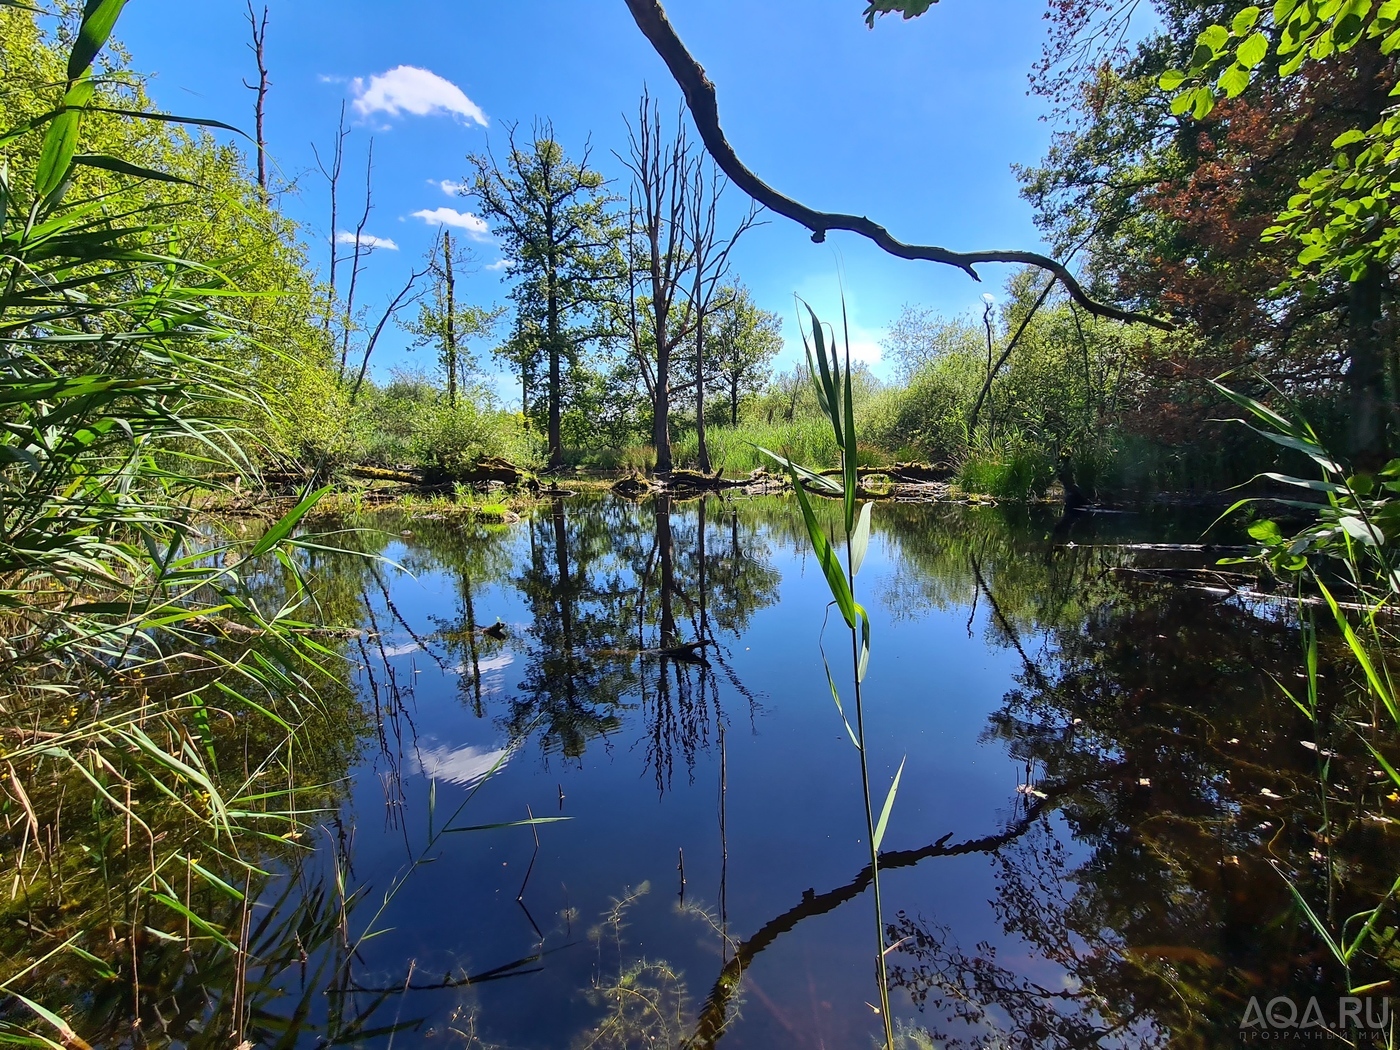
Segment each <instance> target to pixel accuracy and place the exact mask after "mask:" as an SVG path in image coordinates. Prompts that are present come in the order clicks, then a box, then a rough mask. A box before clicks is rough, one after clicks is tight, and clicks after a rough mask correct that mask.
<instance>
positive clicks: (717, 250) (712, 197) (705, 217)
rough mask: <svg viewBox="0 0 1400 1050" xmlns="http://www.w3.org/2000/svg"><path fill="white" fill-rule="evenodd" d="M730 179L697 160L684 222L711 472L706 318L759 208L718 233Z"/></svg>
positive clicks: (705, 467)
mask: <svg viewBox="0 0 1400 1050" xmlns="http://www.w3.org/2000/svg"><path fill="white" fill-rule="evenodd" d="M728 184H729V181H728V180H727V179H726V178H725V177H724V176H723V174H721V172H720V171H719V169H718V168H717V167H716V166H715V165H714V163H713V162H711V164H710V167H709V171H708V172H707V171H706V170H705V166H704V165H703V164H701V163H696V165H695V166H694V169H693V171H692V174H691V185H690V196H689V201H688V202H687V203H688V214H687V216H686V218H687V225H688V227H689V230H688V232H689V237H690V255H691V261H690V264H691V273H692V278H693V282H694V283H693V284H692V286H691V290H690V302H691V306H692V308H693V310H694V311H695V436H696V443H697V447H698V451H697V458H698V460H699V463H698V466H699V468H700V472H701V473H703V474H708V473H709V472H710V450H709V447H708V446H707V444H706V441H705V318H706V316H707V315H708V314H709V312H710V310H711V309H712V308H713V306H714V296H715V291H716V289H718V287H719V284H720V282H721V281H722V280H723V279H724V277H725V276H726V275H727V274H728V273H729V263H730V257H731V253H732V252H733V251H734V246H735V245H736V244H737V243H738V242H739V238H740V237H742V236H743V235H744V233H745V231H747V230H748V229H749V228H750V227H752V226H753V225H755V224H756V223H757V221H758V215H759V212H760V211H761V209H760V207H759V206H758V203H757V202H750V205H749V209H748V212H747V213H746V214H745V215H744V217H743V218H742V219H741V220H740V221H739V224H738V226H736V227H735V229H734V232H733V233H731V234H730V235H729V236H728V237H725V238H721V237H720V235H719V202H720V198H721V197H723V196H724V190H725V187H726V186H727V185H728Z"/></svg>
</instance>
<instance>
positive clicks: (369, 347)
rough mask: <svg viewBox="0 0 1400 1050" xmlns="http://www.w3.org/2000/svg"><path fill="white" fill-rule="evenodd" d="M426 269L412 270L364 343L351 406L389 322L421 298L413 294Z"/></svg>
mask: <svg viewBox="0 0 1400 1050" xmlns="http://www.w3.org/2000/svg"><path fill="white" fill-rule="evenodd" d="M428 272H429V271H428V270H427V269H422V270H414V271H413V273H412V274H410V275H409V278H408V283H407V284H405V285H404V286H403V288H402V289H401V290H400V291H399V294H398V295H396V296H394V298H393V299H391V300H389V305H388V306H387V307H385V308H384V313H383V314H381V315H380V318H379V323H378V324H376V325H375V326H374V330H373V331H372V332H371V333H370V337H369V341H368V342H366V343H365V353H364V356H363V357H362V358H361V359H360V372H359V375H357V376H356V377H355V385H354V386H353V387H352V388H351V389H350V403H351V404H352V405H353V404H354V403H355V399H356V398H357V397H359V396H360V387H361V386H363V385H364V381H365V374H366V373H367V372H368V371H369V359H370V357H371V356H372V355H373V354H374V348H375V346H376V345H378V343H379V337H380V336H381V335H383V334H384V329H385V328H386V327H387V326H388V324H389V322H390V321H392V320H393V319H394V318H395V317H397V316H398V314H399V311H400V310H402V309H403V308H404V307H405V306H412V305H413V304H414V303H415V302H417V301H418V300H419V299H420V298H421V297H422V293H421V292H415V291H414V289H415V288H416V287H417V285H418V282H419V281H420V280H422V279H423V277H424V276H426V275H427V273H428Z"/></svg>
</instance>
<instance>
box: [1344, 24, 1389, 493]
mask: <svg viewBox="0 0 1400 1050" xmlns="http://www.w3.org/2000/svg"><path fill="white" fill-rule="evenodd" d="M1357 50H1358V55H1359V56H1361V57H1359V60H1358V62H1357V70H1356V76H1357V77H1358V79H1360V80H1361V81H1362V82H1363V83H1364V84H1365V85H1366V93H1365V95H1364V96H1363V98H1362V100H1361V101H1360V104H1359V105H1358V107H1357V112H1356V113H1355V114H1353V115H1352V120H1353V121H1354V124H1353V126H1355V127H1361V128H1368V127H1371V126H1372V125H1373V124H1375V123H1376V122H1377V121H1379V120H1380V119H1381V116H1382V114H1383V113H1384V112H1385V109H1386V105H1387V104H1388V102H1389V101H1390V99H1389V89H1388V86H1387V85H1386V83H1385V78H1384V76H1383V70H1384V68H1385V64H1386V60H1385V59H1384V58H1382V56H1380V55H1379V54H1375V53H1372V52H1370V51H1365V52H1364V55H1363V49H1360V48H1358V49H1357ZM1386 283H1387V282H1386V268H1385V266H1384V265H1383V264H1378V263H1376V262H1374V261H1373V262H1372V263H1371V264H1370V265H1369V266H1367V268H1366V272H1365V273H1363V274H1362V275H1361V277H1360V278H1358V279H1357V280H1355V281H1353V282H1352V283H1351V287H1350V288H1349V289H1348V302H1347V329H1348V331H1347V342H1348V344H1349V345H1348V347H1347V358H1348V363H1347V376H1346V381H1347V395H1348V402H1349V404H1348V408H1349V413H1348V414H1349V417H1350V418H1349V419H1348V425H1347V450H1348V452H1349V453H1350V454H1351V457H1352V463H1353V466H1354V467H1355V468H1356V469H1358V470H1365V471H1374V470H1379V469H1380V468H1381V467H1382V466H1384V465H1385V462H1386V453H1387V448H1386V445H1387V442H1386V429H1387V424H1388V422H1389V420H1388V416H1389V406H1388V404H1387V402H1386V391H1385V359H1386V346H1385V335H1384V325H1383V320H1384V304H1383V298H1384V295H1385V291H1386Z"/></svg>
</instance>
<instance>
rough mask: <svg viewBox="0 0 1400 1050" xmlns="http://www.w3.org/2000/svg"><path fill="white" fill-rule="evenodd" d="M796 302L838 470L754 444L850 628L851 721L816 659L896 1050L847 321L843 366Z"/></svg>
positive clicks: (888, 801) (865, 528)
mask: <svg viewBox="0 0 1400 1050" xmlns="http://www.w3.org/2000/svg"><path fill="white" fill-rule="evenodd" d="M802 305H803V307H804V308H805V309H806V311H807V315H808V319H809V321H810V326H811V338H810V340H809V339H808V336H807V333H806V331H805V330H804V332H803V336H802V345H803V347H804V349H805V350H806V353H807V366H808V370H809V372H810V374H811V379H812V384H813V386H814V387H815V388H816V394H817V401H818V402H819V404H820V405H821V409H822V412H823V413H824V414H825V415H826V417H827V419H828V420H829V422H830V424H831V434H832V437H833V438H834V440H835V444H836V447H837V448H838V449H839V450H840V466H841V474H840V476H839V477H838V478H831V477H828V476H826V475H822V474H818V473H816V472H815V471H813V470H812V469H811V468H809V467H805V466H801V465H799V464H798V463H797V462H796V461H795V460H794V458H793V456H792V454H791V452H790V451H789V454H788V455H779V454H778V453H776V452H773V451H771V450H769V449H766V448H761V447H760V448H759V452H761V453H762V454H763V455H765V456H767V457H768V458H769V459H771V460H772V461H774V462H775V463H778V464H779V465H781V466H782V467H784V468H785V469H786V470H787V471H788V472H789V474H790V475H791V476H792V484H793V491H794V492H795V493H796V496H797V503H798V506H799V507H800V508H801V510H802V520H803V523H804V524H805V526H806V529H807V535H808V538H809V539H810V540H811V542H812V547H813V549H814V550H815V552H816V555H817V563H818V564H819V565H820V566H821V569H822V573H823V575H824V576H825V577H826V582H827V587H828V588H829V590H830V591H831V599H832V600H831V604H832V605H835V606H836V608H837V609H838V610H839V611H840V613H841V618H842V619H843V620H844V621H845V623H846V627H847V630H848V631H849V633H850V643H851V693H852V698H853V700H854V711H855V725H854V726H852V724H851V722H850V720H849V719H848V718H847V717H846V711H845V706H844V705H843V704H842V702H841V689H840V687H839V686H838V685H837V683H836V678H835V676H834V675H833V674H832V672H831V665H830V664H829V663H828V661H827V658H826V651H825V649H822V666H823V668H824V669H825V671H826V680H827V685H828V687H829V688H830V690H831V698H832V700H833V701H835V703H836V711H837V713H838V714H839V715H840V716H841V721H842V723H843V724H844V725H845V727H846V732H847V734H848V735H849V736H850V738H851V743H852V744H854V745H855V748H856V752H857V753H858V754H859V756H860V783H861V791H862V794H863V797H864V802H865V841H866V844H867V845H868V847H869V850H870V875H871V879H870V888H871V892H872V894H873V896H874V916H875V942H876V949H875V978H876V984H877V990H878V992H879V1002H880V1019H881V1021H882V1022H883V1024H884V1029H885V1046H886V1048H887V1050H894V1047H895V1035H894V1023H893V1020H892V1019H891V1017H890V994H889V973H888V969H887V967H886V962H885V959H886V955H887V953H888V950H889V949H888V947H887V946H886V944H885V921H884V912H883V909H882V903H881V895H880V843H881V841H882V840H883V839H884V836H885V829H886V827H887V826H888V825H889V820H890V812H891V810H892V809H893V808H894V800H895V795H896V793H897V792H898V791H899V778H900V776H902V775H903V773H904V762H903V761H902V760H901V762H900V764H899V770H898V771H897V772H896V773H895V775H894V781H893V782H892V783H891V784H890V788H889V791H888V793H887V794H886V795H885V801H884V805H883V806H882V807H881V809H880V815H879V818H878V819H877V818H876V816H875V806H874V798H873V796H872V793H871V788H870V764H869V758H868V748H867V746H866V734H865V695H864V693H863V691H862V688H861V687H862V683H863V682H864V681H865V675H866V671H867V670H868V669H869V666H870V633H871V632H870V614H869V613H867V612H866V610H865V607H864V606H863V605H861V604H860V603H859V602H858V601H857V600H856V575H857V574H858V573H859V572H860V568H861V564H862V562H864V560H865V555H866V552H867V551H868V550H869V547H870V520H871V512H872V510H873V507H874V504H872V503H868V502H867V503H865V504H862V505H860V506H857V503H856V493H857V491H858V489H859V487H860V481H859V475H858V471H857V467H858V463H859V461H858V453H857V440H856V414H855V404H854V401H855V398H854V393H853V390H852V383H851V341H850V332H849V326H848V325H847V324H846V323H845V306H844V303H843V305H842V328H843V332H844V334H845V361H844V366H845V367H844V370H843V368H842V362H841V361H840V360H838V358H837V355H836V342H835V338H834V334H833V338H832V339H831V347H830V349H828V346H827V337H826V330H825V328H824V326H823V325H822V323H821V321H820V320H819V319H818V317H817V315H816V313H815V312H814V311H813V310H812V308H811V307H810V306H807V304H806V303H803V304H802ZM809 487H810V488H811V489H812V490H814V491H816V492H819V493H822V494H824V495H827V496H830V497H833V498H836V499H839V500H840V502H841V518H840V524H841V528H842V535H841V537H840V541H841V542H842V543H843V544H844V547H845V554H846V560H845V564H844V565H843V564H842V562H841V558H840V556H839V555H838V553H837V550H836V547H835V545H834V544H833V543H832V541H831V540H830V539H829V538H828V537H827V535H826V532H825V531H824V530H823V528H822V526H821V523H820V522H819V521H818V520H817V515H816V513H815V511H814V510H813V508H812V501H811V497H810V496H809V495H808V493H807V489H808V488H809Z"/></svg>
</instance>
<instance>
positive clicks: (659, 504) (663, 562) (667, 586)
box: [652, 496, 678, 649]
mask: <svg viewBox="0 0 1400 1050" xmlns="http://www.w3.org/2000/svg"><path fill="white" fill-rule="evenodd" d="M652 511H653V513H654V514H655V515H656V553H657V556H658V561H659V563H660V566H661V589H660V594H659V595H658V598H659V599H660V604H661V645H660V648H662V649H666V648H669V647H670V646H673V645H675V644H676V642H677V641H678V639H677V637H676V612H675V594H676V552H675V546H674V544H673V543H672V541H671V501H670V499H669V498H667V497H666V496H657V497H656V499H655V500H654V501H653V504H652Z"/></svg>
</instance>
